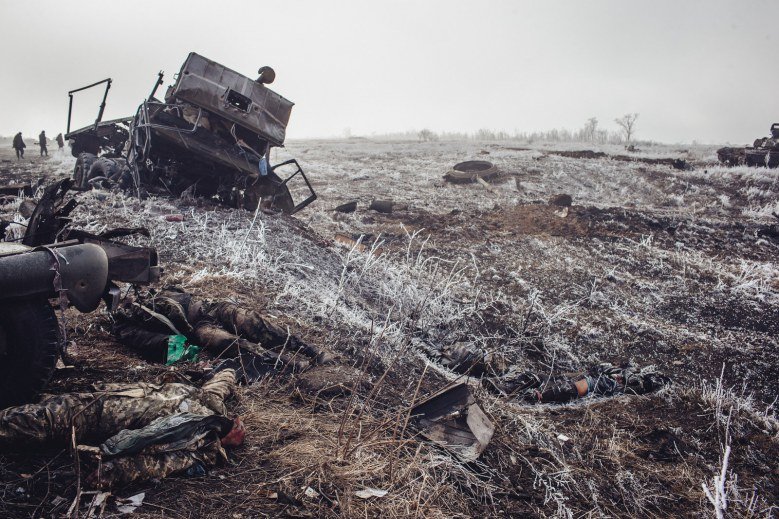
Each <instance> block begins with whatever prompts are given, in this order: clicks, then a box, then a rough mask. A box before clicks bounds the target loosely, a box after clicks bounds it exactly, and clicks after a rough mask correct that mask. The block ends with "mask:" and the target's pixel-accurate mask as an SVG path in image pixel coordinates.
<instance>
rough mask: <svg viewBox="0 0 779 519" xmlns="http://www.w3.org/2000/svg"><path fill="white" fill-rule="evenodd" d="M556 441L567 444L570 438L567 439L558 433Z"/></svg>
mask: <svg viewBox="0 0 779 519" xmlns="http://www.w3.org/2000/svg"><path fill="white" fill-rule="evenodd" d="M557 439H558V440H560V441H561V442H567V441H568V440H570V439H571V438H569V437H568V436H566V435H564V434H562V433H560V434H558V435H557Z"/></svg>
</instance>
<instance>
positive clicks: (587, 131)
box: [582, 117, 598, 142]
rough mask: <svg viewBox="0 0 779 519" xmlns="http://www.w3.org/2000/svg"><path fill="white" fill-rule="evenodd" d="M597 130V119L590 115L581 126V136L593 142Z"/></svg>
mask: <svg viewBox="0 0 779 519" xmlns="http://www.w3.org/2000/svg"><path fill="white" fill-rule="evenodd" d="M597 132H598V119H597V118H596V117H590V118H589V119H587V122H586V123H584V128H582V138H583V140H585V141H587V142H594V141H595V136H596V135H597Z"/></svg>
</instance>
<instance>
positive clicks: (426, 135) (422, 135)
mask: <svg viewBox="0 0 779 519" xmlns="http://www.w3.org/2000/svg"><path fill="white" fill-rule="evenodd" d="M417 135H418V136H419V140H420V141H422V142H427V141H437V140H438V135H436V134H435V133H434V132H433V131H431V130H428V129H427V128H423V129H422V130H420V131H419V133H418V134H417Z"/></svg>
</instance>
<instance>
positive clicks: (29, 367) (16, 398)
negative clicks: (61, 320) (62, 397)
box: [0, 298, 60, 409]
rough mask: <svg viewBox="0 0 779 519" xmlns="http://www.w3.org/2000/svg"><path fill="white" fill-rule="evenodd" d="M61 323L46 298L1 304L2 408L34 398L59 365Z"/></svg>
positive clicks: (0, 372)
mask: <svg viewBox="0 0 779 519" xmlns="http://www.w3.org/2000/svg"><path fill="white" fill-rule="evenodd" d="M59 346H60V332H59V324H58V323H57V316H56V314H55V313H54V309H53V308H52V307H51V305H50V304H49V301H48V299H46V298H33V299H23V300H14V301H13V302H7V303H3V304H0V409H4V408H6V407H9V406H13V405H19V404H23V403H26V402H30V401H32V400H33V399H34V398H35V396H36V395H37V394H38V392H39V391H40V390H41V389H43V387H44V386H45V385H46V384H47V383H48V382H49V379H50V378H51V375H52V373H54V368H55V367H56V364H57V355H58V351H59Z"/></svg>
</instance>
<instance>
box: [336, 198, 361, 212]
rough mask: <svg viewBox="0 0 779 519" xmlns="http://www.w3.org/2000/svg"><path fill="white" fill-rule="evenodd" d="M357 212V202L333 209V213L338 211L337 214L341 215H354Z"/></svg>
mask: <svg viewBox="0 0 779 519" xmlns="http://www.w3.org/2000/svg"><path fill="white" fill-rule="evenodd" d="M356 210H357V201H356V200H354V201H352V202H347V203H345V204H341V205H339V206H338V207H336V208H335V209H333V211H336V212H339V213H353V212H354V211H356Z"/></svg>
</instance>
